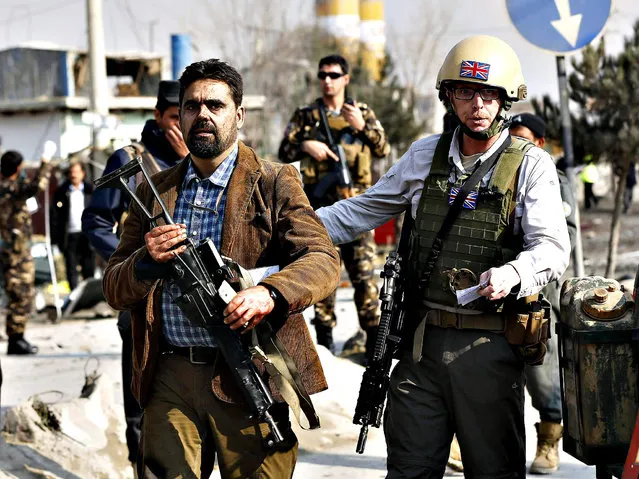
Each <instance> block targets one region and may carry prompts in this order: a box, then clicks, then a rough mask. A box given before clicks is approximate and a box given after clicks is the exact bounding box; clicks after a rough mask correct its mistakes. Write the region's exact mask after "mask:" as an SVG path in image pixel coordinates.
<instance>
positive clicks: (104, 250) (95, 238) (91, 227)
mask: <svg viewBox="0 0 639 479" xmlns="http://www.w3.org/2000/svg"><path fill="white" fill-rule="evenodd" d="M142 144H143V145H144V147H145V148H146V149H147V150H148V151H149V152H150V153H151V154H152V155H153V157H154V158H155V160H156V161H157V163H158V166H159V167H160V169H162V170H164V169H167V168H169V167H171V166H174V165H175V164H177V163H178V162H179V161H180V160H181V158H180V157H179V156H178V155H177V153H175V151H174V150H173V148H172V147H171V145H170V144H169V142H168V140H167V139H166V138H165V136H164V133H163V132H162V130H160V128H159V127H158V126H157V123H156V122H155V120H149V121H147V122H146V124H145V125H144V130H143V131H142ZM130 160H131V157H130V156H129V154H128V153H127V152H126V150H124V149H119V150H117V151H115V152H114V153H113V154H112V155H111V156H110V157H109V159H108V160H107V164H106V167H105V168H104V172H103V173H102V174H103V175H106V174H108V173H110V172H112V171H114V170H116V169H117V168H119V167H121V166H123V165H125V164H126V163H128V162H129V161H130ZM129 203H130V200H129V197H128V196H127V195H126V194H125V193H123V192H122V191H121V190H119V189H117V188H101V189H97V190H95V192H94V193H93V195H92V196H91V199H90V200H89V204H88V206H87V207H86V208H85V210H84V213H82V231H83V232H84V234H86V235H87V237H88V238H89V242H90V243H91V245H92V246H93V247H94V248H95V250H96V251H97V252H98V253H99V254H100V256H102V257H103V258H104V259H105V260H108V259H109V257H110V256H111V255H112V254H113V252H114V251H115V249H116V247H117V246H118V241H119V240H118V237H117V235H116V233H115V225H116V223H118V222H119V221H120V220H121V218H122V214H123V213H124V212H126V211H127V210H128V209H129Z"/></svg>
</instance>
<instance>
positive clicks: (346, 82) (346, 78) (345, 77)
mask: <svg viewBox="0 0 639 479" xmlns="http://www.w3.org/2000/svg"><path fill="white" fill-rule="evenodd" d="M350 81H351V76H350V75H349V74H348V73H347V74H346V75H344V86H346V85H348V84H349V83H350Z"/></svg>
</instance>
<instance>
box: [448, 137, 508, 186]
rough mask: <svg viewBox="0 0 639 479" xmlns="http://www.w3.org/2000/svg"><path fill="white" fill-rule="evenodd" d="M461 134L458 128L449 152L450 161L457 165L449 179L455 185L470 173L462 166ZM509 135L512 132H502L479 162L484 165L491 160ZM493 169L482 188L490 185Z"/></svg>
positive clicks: (485, 178) (483, 181) (483, 180)
mask: <svg viewBox="0 0 639 479" xmlns="http://www.w3.org/2000/svg"><path fill="white" fill-rule="evenodd" d="M461 134H462V131H461V128H460V127H457V129H456V130H455V133H454V134H453V141H452V143H451V144H450V150H449V151H448V161H449V162H451V161H452V163H453V165H455V168H454V169H453V170H452V171H451V173H450V178H449V181H451V182H453V183H454V182H455V181H457V180H458V179H459V178H461V176H462V175H464V174H465V173H470V171H468V172H467V171H466V170H464V165H463V164H462V160H461V152H460V151H459V135H461ZM509 135H510V132H509V131H508V129H505V130H504V131H502V132H501V134H500V135H499V139H498V140H497V141H496V142H495V143H493V145H492V146H491V147H490V148H489V149H488V150H487V151H485V152H484V153H483V154H482V155H481V156H480V157H479V159H478V161H479V162H480V163H483V162H484V161H486V160H487V159H488V158H490V155H492V154H493V153H494V152H495V151H496V150H497V149H498V148H499V147H500V146H501V145H502V143H503V142H504V141H506V138H507V137H508V136H509ZM493 168H494V167H493ZM493 168H491V170H490V171H489V172H488V173H487V174H486V176H484V178H483V179H482V186H485V185H486V184H487V183H488V180H490V175H491V174H492V170H493Z"/></svg>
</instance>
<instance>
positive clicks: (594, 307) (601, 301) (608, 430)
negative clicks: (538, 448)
mask: <svg viewBox="0 0 639 479" xmlns="http://www.w3.org/2000/svg"><path fill="white" fill-rule="evenodd" d="M634 305H635V302H634V299H633V297H632V294H631V292H629V291H624V289H623V288H622V287H621V286H620V285H619V283H618V282H617V281H615V280H612V279H606V278H603V277H600V276H592V277H586V278H572V279H569V280H567V281H566V282H565V283H564V285H563V287H562V291H561V320H560V322H559V323H558V324H557V334H558V337H559V365H560V372H561V374H560V378H561V395H562V405H563V415H564V433H563V434H564V435H563V447H564V451H566V452H567V453H569V454H570V455H572V456H574V457H575V458H577V459H579V460H580V461H582V462H584V463H586V464H597V465H601V464H619V463H621V464H623V463H624V462H625V460H626V455H627V454H628V448H629V445H630V439H631V437H632V431H633V428H634V425H635V420H636V417H637V408H638V407H639V389H638V378H639V361H638V359H639V358H638V354H637V353H638V347H637V346H638V345H639V343H637V339H638V338H639V322H638V321H637V317H636V315H635V314H634Z"/></svg>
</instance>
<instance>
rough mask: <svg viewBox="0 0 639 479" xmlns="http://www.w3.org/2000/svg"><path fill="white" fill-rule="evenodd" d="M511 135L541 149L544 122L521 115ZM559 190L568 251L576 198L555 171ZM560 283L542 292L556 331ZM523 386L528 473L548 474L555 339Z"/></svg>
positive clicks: (553, 433)
mask: <svg viewBox="0 0 639 479" xmlns="http://www.w3.org/2000/svg"><path fill="white" fill-rule="evenodd" d="M510 134H511V135H515V136H519V137H521V138H525V139H527V140H529V141H531V142H532V143H534V144H535V146H538V147H539V148H543V147H544V145H545V144H546V123H545V122H544V120H543V118H541V117H540V116H538V115H533V114H531V113H522V114H520V115H516V116H514V117H513V119H512V121H511V125H510ZM557 176H558V178H559V191H560V193H561V200H562V202H563V207H564V214H565V216H566V225H567V226H568V235H569V236H570V247H571V249H572V248H574V246H575V243H574V242H575V234H576V229H577V225H576V223H575V208H576V207H577V205H576V202H575V196H574V194H573V192H572V188H570V183H569V182H568V178H567V177H566V175H565V174H564V173H563V172H562V171H560V170H557ZM560 291H561V281H560V280H555V281H551V282H550V283H548V285H546V287H545V288H544V289H543V290H542V293H543V295H544V297H545V298H546V299H547V300H548V301H550V304H551V306H552V309H551V310H550V328H551V331H554V330H555V323H556V322H557V321H559V305H560V303H559V301H560ZM525 372H526V387H527V388H528V393H529V394H530V397H531V399H532V405H533V407H534V408H535V409H537V410H538V411H539V419H540V422H538V423H536V424H535V429H536V430H537V452H536V454H535V459H534V460H533V462H532V464H531V465H530V471H529V472H530V473H531V474H551V473H553V472H555V471H556V470H557V469H558V468H559V440H560V439H561V435H562V432H563V427H562V426H561V420H562V409H561V385H560V382H559V356H558V351H557V340H556V339H555V338H551V340H550V341H548V351H547V353H546V358H545V360H544V362H543V364H541V365H539V366H529V365H526V368H525Z"/></svg>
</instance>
